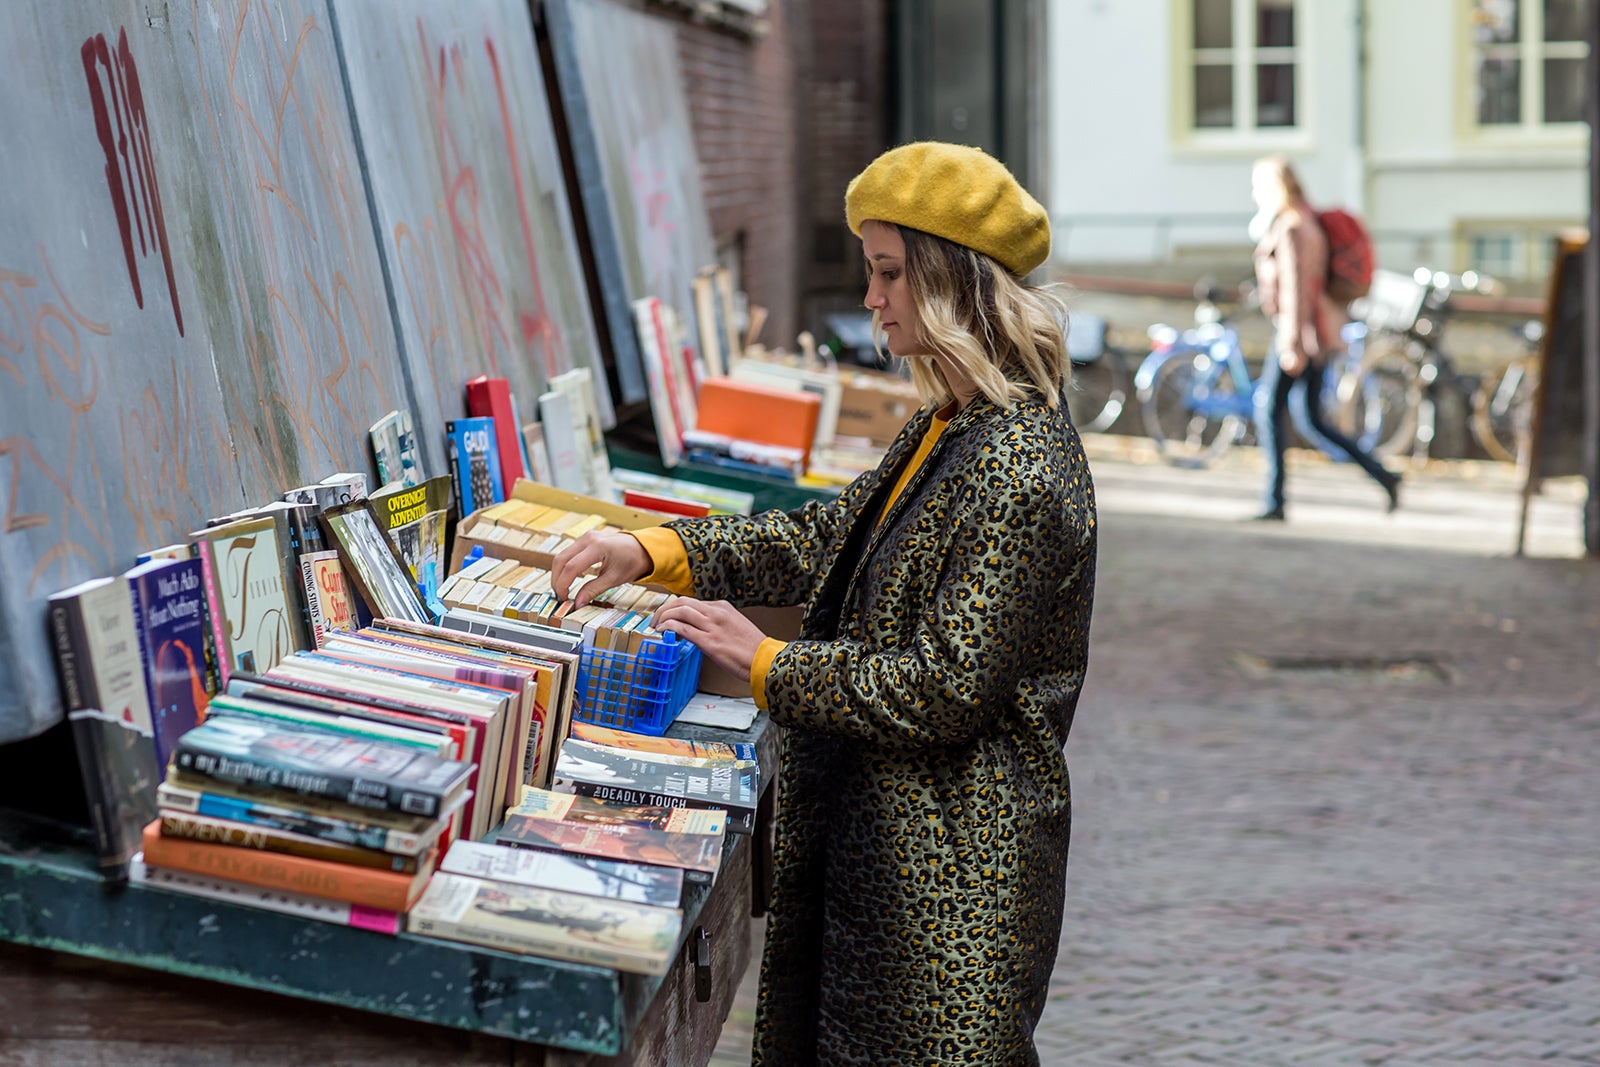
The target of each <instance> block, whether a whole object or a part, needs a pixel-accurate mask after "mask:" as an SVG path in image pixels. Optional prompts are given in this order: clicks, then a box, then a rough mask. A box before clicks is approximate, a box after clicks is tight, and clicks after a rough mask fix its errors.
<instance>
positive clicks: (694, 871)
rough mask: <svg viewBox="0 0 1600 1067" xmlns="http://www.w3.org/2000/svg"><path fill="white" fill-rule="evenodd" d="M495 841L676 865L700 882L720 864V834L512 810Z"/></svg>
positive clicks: (667, 865) (715, 872)
mask: <svg viewBox="0 0 1600 1067" xmlns="http://www.w3.org/2000/svg"><path fill="white" fill-rule="evenodd" d="M495 842H496V843H497V844H501V845H506V846H508V847H510V848H531V849H538V850H540V851H542V852H564V853H568V854H576V855H579V856H592V857H594V858H596V859H603V860H617V861H619V862H622V863H647V864H654V865H656V866H658V867H678V868H680V869H682V870H683V872H684V877H685V878H686V879H688V880H689V881H691V882H700V883H708V882H710V881H712V880H713V879H714V878H715V877H716V874H717V868H718V867H720V866H721V864H722V842H723V838H722V837H721V836H719V835H716V834H681V833H672V832H669V831H666V830H646V829H643V828H641V827H638V826H609V825H603V824H586V823H574V822H564V821H558V820H555V819H539V818H534V817H533V816H531V815H519V814H516V813H511V814H508V815H507V816H506V821H505V823H504V824H503V825H502V826H501V827H500V833H499V836H497V837H496V838H495Z"/></svg>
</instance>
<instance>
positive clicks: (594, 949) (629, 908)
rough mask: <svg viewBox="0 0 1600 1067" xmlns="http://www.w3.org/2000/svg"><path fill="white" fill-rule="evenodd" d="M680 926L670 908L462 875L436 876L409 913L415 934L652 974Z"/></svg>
mask: <svg viewBox="0 0 1600 1067" xmlns="http://www.w3.org/2000/svg"><path fill="white" fill-rule="evenodd" d="M682 925H683V915H682V913H681V912H678V911H676V910H673V909H668V908H650V907H645V906H643V905H640V904H629V903H627V902H625V901H621V900H604V899H601V898H600V897H589V896H579V895H577V894H575V893H554V892H551V891H549V890H546V889H534V888H532V887H529V886H520V885H513V884H511V883H508V882H489V881H485V880H483V879H481V878H468V877H465V876H463V875H459V874H439V875H435V876H434V879H433V881H432V882H430V883H429V885H428V889H427V892H425V893H423V895H422V899H421V900H419V901H417V903H416V906H415V907H413V908H412V909H411V912H410V914H409V915H407V916H406V929H407V930H408V931H410V932H411V933H414V934H422V935H424V936H427V937H439V938H444V939H445V940H449V941H465V942H469V943H471V944H475V945H485V946H488V947H490V948H499V949H505V950H507V951H510V952H525V953H530V954H532V955H537V956H549V957H552V958H555V959H563V960H572V961H574V962H576V963H591V964H595V965H598V966H601V967H610V968H613V969H615V970H619V971H629V972H632V973H635V974H651V975H662V974H666V973H667V968H668V967H669V966H670V965H671V963H672V959H673V957H674V956H676V955H677V948H678V931H679V930H680V929H681V927H682Z"/></svg>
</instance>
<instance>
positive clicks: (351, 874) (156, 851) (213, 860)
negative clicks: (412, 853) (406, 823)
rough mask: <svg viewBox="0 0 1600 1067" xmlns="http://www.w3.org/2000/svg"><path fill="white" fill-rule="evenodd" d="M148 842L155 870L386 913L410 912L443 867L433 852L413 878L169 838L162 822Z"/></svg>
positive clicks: (149, 832)
mask: <svg viewBox="0 0 1600 1067" xmlns="http://www.w3.org/2000/svg"><path fill="white" fill-rule="evenodd" d="M143 840H144V862H145V863H146V864H148V865H149V866H151V867H161V868H164V869H166V870H170V871H189V872H190V873H192V874H203V875H207V876H209V877H211V878H225V879H227V880H228V881H230V882H244V883H246V884H247V885H254V886H260V887H262V888H264V889H282V890H287V891H288V892H291V893H304V894H306V895H307V896H313V897H324V898H327V899H329V900H343V901H348V902H349V903H351V904H364V905H366V906H367V907H369V908H381V909H383V910H384V911H405V910H406V909H407V908H409V907H410V906H411V905H412V904H413V903H415V902H416V900H417V898H418V897H419V896H420V895H421V894H422V888H423V886H425V885H426V884H427V881H428V876H429V875H431V874H432V873H433V869H434V867H435V865H436V864H437V862H438V853H437V852H429V853H428V854H427V855H426V856H424V857H423V858H422V862H421V863H420V864H418V866H417V870H416V872H415V873H413V874H405V873H403V872H400V871H379V870H373V869H372V868H370V867H352V866H351V865H350V864H348V863H330V862H328V861H327V860H315V859H307V858H305V857H304V856H286V855H283V854H282V853H278V852H258V851H256V850H255V849H249V848H234V847H233V846H231V845H213V844H207V843H205V842H202V841H188V840H185V839H183V838H181V837H163V836H162V835H161V820H160V819H156V820H154V821H152V822H151V823H150V825H148V826H146V827H145V828H144V837H143Z"/></svg>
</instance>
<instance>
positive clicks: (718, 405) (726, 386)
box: [695, 378, 822, 467]
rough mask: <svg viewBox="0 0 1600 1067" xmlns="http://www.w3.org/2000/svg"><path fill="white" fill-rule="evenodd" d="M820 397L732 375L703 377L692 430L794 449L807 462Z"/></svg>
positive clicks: (818, 410)
mask: <svg viewBox="0 0 1600 1067" xmlns="http://www.w3.org/2000/svg"><path fill="white" fill-rule="evenodd" d="M821 412H822V398H821V397H819V396H817V394H816V393H806V392H798V391H790V390H787V389H773V388H771V387H769V386H765V385H755V384H753V383H751V382H742V381H735V380H734V379H732V378H707V379H706V382H705V384H704V385H702V386H701V387H700V407H699V413H698V417H697V418H696V420H695V429H697V430H704V431H706V432H707V433H720V434H723V435H725V436H728V437H734V438H737V439H739V440H741V441H756V442H758V443H760V444H767V445H781V446H783V447H784V448H798V449H800V451H801V452H803V453H804V454H805V464H806V466H807V467H809V466H810V465H811V443H812V441H814V440H815V439H816V436H817V418H818V416H819V415H820V414H821Z"/></svg>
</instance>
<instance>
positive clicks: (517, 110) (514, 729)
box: [0, 0, 917, 1065]
mask: <svg viewBox="0 0 1600 1067" xmlns="http://www.w3.org/2000/svg"><path fill="white" fill-rule="evenodd" d="M35 6H39V9H40V11H41V12H42V11H44V10H45V9H44V7H43V6H42V0H22V2H20V3H19V4H17V5H16V6H15V8H14V9H13V8H10V7H7V8H6V9H5V10H4V11H3V12H0V49H4V50H5V51H6V55H7V57H8V59H9V60H10V62H8V63H7V64H0V87H4V88H5V89H7V90H9V91H10V93H11V95H12V96H13V98H15V99H32V96H30V93H32V92H33V87H34V86H37V85H41V84H60V83H61V82H62V80H63V79H64V78H68V76H69V75H70V79H71V80H72V84H74V85H75V86H77V87H78V89H79V96H74V97H72V98H71V99H69V100H64V101H62V102H60V103H59V106H58V107H56V108H55V110H53V111H49V112H46V111H37V112H36V111H33V110H29V109H20V110H18V111H17V112H16V113H14V114H12V115H10V116H8V117H7V118H6V119H4V120H0V154H3V155H4V156H5V158H7V159H8V160H13V161H17V165H16V166H15V167H14V168H12V172H11V173H10V174H9V179H10V185H11V190H10V192H9V194H8V196H7V197H6V198H4V199H0V378H4V379H5V380H6V382H7V388H6V389H4V390H0V424H3V425H4V426H5V427H6V432H5V434H4V435H0V436H3V438H4V440H3V441H0V454H4V455H5V456H6V463H5V464H4V465H0V466H3V469H4V477H3V479H0V481H3V484H4V496H5V500H6V509H7V511H6V519H5V522H4V523H3V524H0V1002H3V1003H5V1004H6V1005H7V1006H8V1008H9V1009H10V1010H9V1011H8V1013H7V1014H8V1021H7V1023H6V1024H5V1026H4V1028H0V1061H3V1062H6V1063H12V1062H18V1063H24V1064H34V1063H39V1064H54V1063H65V1062H86V1063H88V1062H118V1063H128V1064H144V1063H152V1064H153V1063H167V1062H179V1061H183V1062H190V1061H191V1060H190V1059H187V1058H186V1057H191V1056H192V1055H199V1054H198V1053H193V1052H192V1047H193V1046H195V1045H196V1044H198V1043H202V1042H212V1043H214V1045H215V1055H211V1054H209V1053H208V1054H206V1055H203V1056H202V1057H201V1059H202V1060H203V1061H204V1062H216V1063H226V1064H243V1063H264V1064H265V1063H282V1062H341V1063H344V1062H350V1063H363V1062H372V1063H379V1062H381V1063H384V1064H386V1065H390V1064H407V1063H438V1062H441V1061H442V1059H443V1058H444V1057H448V1058H449V1059H448V1062H451V1063H457V1064H472V1063H480V1062H481V1063H486V1064H487V1063H499V1064H504V1063H508V1062H515V1063H519V1064H540V1063H547V1064H552V1065H555V1064H562V1065H567V1064H580V1063H588V1064H624V1063H637V1064H647V1063H648V1064H669V1063H670V1064H702V1063H704V1062H705V1061H706V1060H707V1059H708V1058H709V1056H710V1053H711V1049H712V1048H713V1047H714V1045H715V1043H716V1040H717V1035H718V1033H719V1031H720V1028H721V1026H722V1023H723V1020H724V1019H725V1018H726V1015H727V1012H728V1008H729V1005H730V1004H731V1002H732V997H733V993H734V990H735V989H736V988H737V987H738V985H739V983H740V981H741V979H742V978H743V977H744V975H745V972H746V969H747V967H748V966H749V963H750V960H751V955H752V952H753V951H754V950H753V947H752V944H751V937H750V930H751V926H750V919H751V917H752V916H759V915H760V914H762V913H763V911H764V909H765V902H766V892H767V886H768V884H769V872H770V863H771V853H770V849H771V836H770V827H771V825H772V814H773V805H774V804H775V803H776V798H775V797H774V795H773V794H774V792H775V790H774V789H773V788H772V782H773V781H774V779H775V777H776V770H777V761H778V736H777V730H776V729H775V728H774V727H773V726H772V725H771V723H770V722H769V721H768V719H767V717H766V715H765V714H764V713H758V711H757V709H756V706H755V703H754V701H753V699H751V696H750V690H749V682H748V680H746V679H740V678H734V677H731V676H729V675H728V674H727V673H726V672H725V671H722V670H720V669H719V668H717V667H716V666H715V665H714V664H712V663H710V662H709V661H708V660H706V658H705V657H703V656H702V655H701V652H700V650H699V649H698V648H696V647H694V646H693V644H691V643H689V642H687V641H684V640H680V639H678V638H677V637H676V636H675V635H673V634H670V633H662V632H658V631H656V630H655V629H654V628H653V627H652V625H651V617H652V614H653V613H654V611H655V609H656V607H658V606H659V605H660V604H661V603H662V601H663V599H664V597H665V593H664V592H663V591H662V590H659V589H654V588H650V587H646V586H641V585H625V586H621V587H618V588H615V589H611V590H608V591H606V593H604V594H603V595H601V596H600V597H597V598H596V599H595V600H594V601H593V602H592V603H590V604H587V605H585V606H584V607H583V608H575V607H574V606H573V604H572V602H571V601H570V600H566V601H563V600H561V599H560V598H559V597H557V596H556V594H555V592H554V589H553V588H552V584H551V576H550V568H551V566H552V564H553V561H554V558H555V556H556V555H557V554H558V553H559V552H560V551H561V549H562V548H563V547H564V546H566V545H569V544H571V543H572V542H573V541H575V540H576V539H577V538H579V537H581V536H582V535H583V534H584V533H586V532H588V531H594V530H601V531H604V530H613V531H629V530H639V529H643V528H645V527H649V526H654V525H657V524H660V523H662V522H665V521H668V520H669V519H672V518H675V517H683V516H688V517H695V516H706V515H723V514H751V513H753V512H756V511H760V510H764V509H767V508H772V507H783V508H792V507H796V506H799V505H800V504H802V503H804V502H805V501H808V500H814V499H826V498H828V497H830V496H831V495H832V494H834V493H836V492H837V491H838V488H839V487H840V486H841V485H843V484H845V483H846V482H847V481H848V480H849V479H850V478H851V477H852V476H853V475H854V474H855V473H856V472H859V471H860V470H863V469H866V468H867V467H870V466H871V465H873V464H874V463H876V462H877V460H878V458H879V456H880V455H881V451H882V449H883V448H884V446H885V445H887V444H888V442H889V441H890V440H891V439H892V438H893V437H894V435H895V433H896V432H897V431H898V430H899V429H900V427H902V426H903V425H904V424H905V422H906V421H907V420H908V419H909V418H910V416H911V414H912V413H913V412H914V411H915V409H916V405H917V399H916V395H915V392H914V390H913V389H912V388H911V386H910V385H909V383H907V382H905V381H904V380H902V379H900V378H897V377H895V376H893V375H889V374H883V373H876V372H871V371H867V370H862V369H851V368H847V367H844V366H842V365H841V364H840V363H839V362H838V361H836V360H835V359H834V358H832V356H831V355H830V353H829V352H828V351H827V346H818V345H815V344H813V342H812V340H811V338H810V337H809V336H808V335H805V334H802V335H800V336H799V337H797V338H796V339H795V340H794V343H793V345H787V344H784V343H783V340H782V339H777V340H773V339H770V338H767V339H764V338H763V320H764V318H765V315H764V313H763V311H762V309H761V308H760V307H758V306H754V305H752V304H751V303H750V301H749V300H748V299H747V297H746V296H745V294H744V293H743V292H741V291H740V286H739V283H738V279H737V277H736V276H735V273H734V271H733V270H730V269H729V267H728V266H726V265H721V264H719V257H718V255H717V250H716V249H715V248H714V247H713V243H712V239H711V233H710V226H709V222H708V218H707V214H706V210H705V205H704V202H703V198H702V195H701V191H700V188H699V176H698V165H697V162H696V160H695V158H694V149H693V141H692V137H691V136H690V130H689V124H688V115H687V109H686V105H685V103H684V98H683V89H682V85H683V77H682V74H681V72H680V71H679V70H678V68H677V58H676V57H677V51H676V43H675V38H674V32H673V29H672V26H671V24H670V23H669V22H667V21H665V20H664V19H662V18H659V17H653V16H651V15H649V14H646V13H644V12H641V11H640V10H638V9H637V7H636V6H630V5H628V4H624V3H619V2H617V0H539V2H535V3H532V4H528V3H525V2H523V0H459V2H457V3H453V4H449V5H444V4H438V3H435V2H432V0H393V2H391V3H386V4H368V3H361V2H358V0H268V2H266V3H261V4H253V5H245V6H242V7H241V8H240V9H239V10H238V11H237V12H235V13H230V14H229V15H228V16H227V17H226V18H220V19H219V18H215V17H214V18H212V19H210V20H209V21H208V20H203V19H202V20H198V21H196V22H194V24H193V25H191V24H190V20H189V19H188V18H187V17H185V18H181V19H179V18H174V19H171V20H167V19H164V18H162V19H156V18H149V19H147V18H144V17H143V16H142V15H140V16H139V17H138V18H134V17H132V16H131V15H129V14H128V13H127V11H125V10H124V8H125V7H126V6H127V5H126V4H125V3H123V2H122V0H84V2H83V3H79V4H74V5H68V6H67V7H66V8H64V9H61V10H59V11H58V10H57V9H56V8H55V7H54V6H51V7H50V9H49V17H48V18H46V17H41V16H40V15H39V14H38V13H37V12H34V11H33V8H34V7H35ZM128 10H129V11H131V8H129V9H128ZM295 27H300V30H299V31H298V33H299V36H298V38H295V37H294V36H293V32H292V31H295ZM286 33H289V34H290V37H288V38H286V37H285V36H284V35H285V34H286ZM108 35H109V39H108ZM286 41H287V42H288V43H285V42H286ZM3 42H11V43H14V45H15V47H11V46H9V45H7V44H4V43H3ZM290 52H292V53H293V62H292V63H285V62H280V60H283V59H284V57H286V56H288V55H289V54H290ZM95 57H104V59H103V61H102V60H101V59H98V58H95ZM274 57H276V58H274ZM91 60H93V63H91ZM86 69H88V70H89V71H90V73H89V79H88V80H89V84H88V88H87V91H84V87H83V82H84V76H85V70H86ZM197 75H198V76H197ZM129 86H131V87H132V88H131V89H128V87H129ZM217 86H227V87H228V92H227V93H226V94H223V95H225V96H226V97H227V101H226V104H224V101H223V96H219V95H218V92H217V90H216V88H215V87H217ZM141 89H142V98H140V97H139V94H140V92H141ZM128 93H131V94H132V97H133V98H136V99H139V103H138V105H137V106H138V107H139V108H143V109H145V111H144V112H141V113H139V114H137V115H134V113H133V112H129V114H128V116H127V117H126V118H127V130H126V131H125V132H126V141H127V147H126V148H125V149H119V148H118V147H117V142H115V140H114V139H113V140H110V141H107V140H105V139H104V138H101V139H100V140H96V136H97V132H96V131H97V130H98V131H100V132H101V133H104V130H105V122H106V121H107V119H108V116H110V111H108V108H107V106H106V102H107V101H111V102H112V103H113V104H114V105H115V106H118V107H120V106H122V105H118V104H115V102H116V101H118V100H123V99H124V97H125V96H127V94H128ZM311 100H316V101H317V105H316V108H315V110H316V114H317V115H318V116H319V117H318V119H317V121H316V122H314V123H303V122H300V121H298V120H296V121H294V122H289V121H286V120H285V114H286V112H285V101H292V102H294V106H291V107H289V109H288V110H289V112H294V113H295V114H301V115H303V114H304V113H305V112H304V108H305V107H307V106H308V104H307V102H308V101H311ZM274 101H275V102H277V103H276V105H275V106H276V113H274V112H273V106H274V105H272V104H271V102H274ZM264 102H265V103H264ZM295 107H299V108H301V111H299V112H295ZM111 110H115V107H113V108H112V109H111ZM114 117H115V118H116V120H117V121H118V122H122V121H123V116H122V114H121V112H118V113H117V114H116V116H114ZM97 122H98V125H97ZM118 128H121V127H118ZM263 130H267V131H269V132H268V133H267V134H266V135H264V134H263V132H262V131H263ZM85 133H87V137H86V138H85V136H84V134H85ZM102 148H103V149H104V151H102ZM85 153H89V155H93V156H94V160H93V166H86V165H83V164H84V161H85V160H87V159H88V158H89V156H88V155H85ZM69 163H70V165H69ZM269 176H270V177H269ZM646 186H648V188H645V187H646ZM163 187H164V188H163ZM645 200H648V201H649V205H650V208H649V210H648V211H643V210H641V204H642V203H643V202H644V201H645ZM130 222H132V223H136V224H137V225H136V226H130ZM12 315H15V316H16V317H17V321H16V326H15V328H13V327H12V325H10V323H11V321H12V320H11V318H10V316H12ZM799 610H800V608H799V607H798V606H796V607H793V608H787V609H782V610H775V609H755V608H752V609H749V610H748V612H747V614H749V615H750V616H751V618H752V619H754V620H755V621H756V622H757V624H758V625H759V626H761V628H762V629H763V630H764V631H765V632H766V633H767V634H769V635H771V636H775V637H780V638H790V637H793V636H794V635H795V633H796V632H797V629H798V620H799ZM86 1019H87V1020H89V1021H88V1022H85V1020H86ZM192 1061H193V1062H199V1061H200V1060H192Z"/></svg>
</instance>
